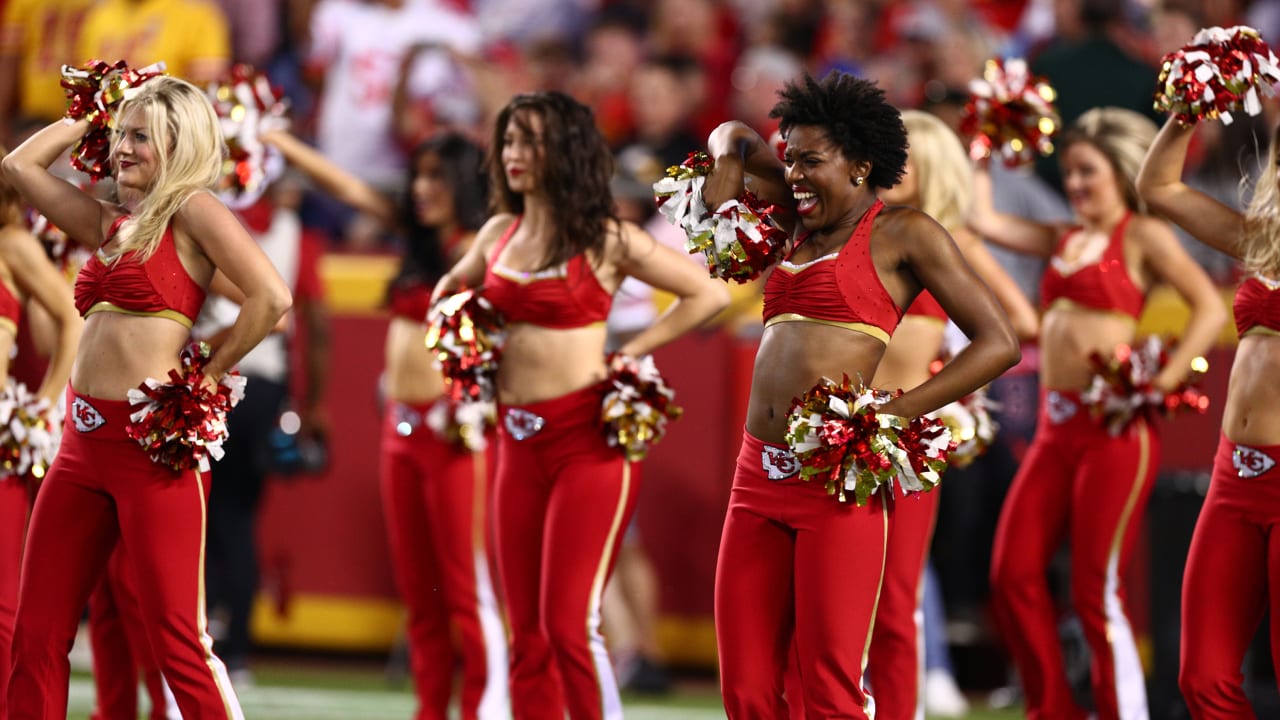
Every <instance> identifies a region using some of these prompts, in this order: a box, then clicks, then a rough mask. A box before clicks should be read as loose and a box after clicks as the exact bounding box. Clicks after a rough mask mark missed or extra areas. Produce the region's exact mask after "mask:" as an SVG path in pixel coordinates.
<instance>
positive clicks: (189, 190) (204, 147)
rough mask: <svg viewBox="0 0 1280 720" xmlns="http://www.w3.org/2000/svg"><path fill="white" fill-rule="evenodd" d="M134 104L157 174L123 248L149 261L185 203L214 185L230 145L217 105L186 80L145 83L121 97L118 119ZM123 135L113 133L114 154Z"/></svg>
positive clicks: (126, 229)
mask: <svg viewBox="0 0 1280 720" xmlns="http://www.w3.org/2000/svg"><path fill="white" fill-rule="evenodd" d="M134 110H137V111H139V112H142V113H143V116H144V117H145V118H146V124H147V133H148V135H149V136H150V142H151V147H152V149H153V152H154V153H155V156H156V174H155V178H154V179H153V180H152V182H151V186H150V187H149V188H147V191H146V197H145V198H143V200H142V202H141V204H139V205H138V207H137V209H136V211H135V212H134V213H133V216H132V217H130V218H129V220H128V221H126V222H125V223H124V224H123V225H122V226H121V228H120V248H121V250H122V251H129V250H134V251H137V253H138V258H139V260H141V261H145V260H146V259H147V258H149V257H151V254H152V253H154V252H155V251H156V248H157V247H159V245H160V239H161V238H162V237H163V236H164V231H165V228H166V227H168V225H169V222H170V221H171V220H172V219H173V215H174V213H176V212H177V211H178V209H179V208H181V207H182V204H183V203H185V202H186V201H187V199H188V198H190V197H191V196H192V195H194V194H195V193H198V192H201V191H205V190H211V189H213V187H214V186H215V185H216V183H217V182H218V179H219V177H220V176H221V174H222V160H223V158H224V157H226V153H227V148H226V143H224V142H223V139H222V129H221V127H220V126H219V124H218V116H217V114H216V113H214V111H213V106H212V105H211V104H210V103H209V100H208V98H207V97H205V94H204V92H203V91H201V90H200V89H199V88H197V87H196V86H195V85H192V84H191V83H189V82H187V81H185V80H179V79H178V78H175V77H169V76H161V77H157V78H153V79H151V80H148V81H147V82H145V83H143V84H142V85H141V86H140V87H139V88H138V90H137V94H136V95H133V96H132V97H130V98H128V99H127V100H125V101H123V102H121V103H120V107H119V109H118V110H117V111H116V119H117V121H119V119H120V118H123V117H124V116H125V115H126V114H128V113H129V112H131V111H134ZM120 138H121V136H120V135H119V134H116V135H114V136H113V137H112V139H111V156H112V158H113V160H114V158H115V155H116V151H117V149H118V148H119V144H120Z"/></svg>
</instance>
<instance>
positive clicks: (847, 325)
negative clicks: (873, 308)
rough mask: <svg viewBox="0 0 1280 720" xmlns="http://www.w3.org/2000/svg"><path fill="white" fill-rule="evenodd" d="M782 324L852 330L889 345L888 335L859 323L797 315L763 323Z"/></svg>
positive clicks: (873, 326)
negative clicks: (796, 323)
mask: <svg viewBox="0 0 1280 720" xmlns="http://www.w3.org/2000/svg"><path fill="white" fill-rule="evenodd" d="M784 322H807V323H816V324H818V325H830V326H831V327H838V328H844V329H845V330H852V331H854V332H858V333H862V334H863V335H870V336H871V337H873V338H875V339H877V340H879V341H880V342H882V343H884V344H885V345H888V344H889V333H887V332H885V331H884V330H883V329H881V328H878V327H876V326H875V325H869V324H867V323H860V322H840V321H839V320H820V319H818V318H811V317H805V316H804V315H801V314H799V313H780V314H778V315H774V316H773V317H771V318H769V319H768V320H766V321H765V323H764V326H765V327H769V326H771V325H776V324H778V323H784Z"/></svg>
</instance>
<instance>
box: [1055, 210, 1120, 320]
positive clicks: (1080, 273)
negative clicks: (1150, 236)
mask: <svg viewBox="0 0 1280 720" xmlns="http://www.w3.org/2000/svg"><path fill="white" fill-rule="evenodd" d="M1130 217H1132V213H1125V216H1124V219H1122V220H1121V221H1120V222H1119V223H1118V224H1117V225H1116V229H1115V230H1113V231H1112V232H1111V237H1110V238H1109V239H1108V241H1107V247H1106V249H1105V250H1104V251H1103V253H1102V258H1101V259H1099V260H1098V262H1096V263H1090V264H1089V265H1085V266H1083V267H1078V268H1075V269H1068V268H1066V267H1065V263H1064V262H1063V261H1062V260H1061V253H1062V249H1063V247H1065V246H1066V244H1067V240H1068V238H1070V237H1071V235H1072V234H1073V233H1075V232H1078V230H1072V231H1068V232H1067V233H1066V234H1064V235H1063V236H1062V239H1061V240H1059V241H1058V247H1057V249H1056V250H1055V251H1054V254H1053V258H1051V259H1050V261H1049V266H1048V267H1046V268H1045V271H1044V277H1043V278H1042V279H1041V281H1040V302H1041V304H1042V305H1043V306H1044V307H1045V308H1048V307H1050V306H1051V305H1053V304H1055V303H1058V302H1066V303H1069V304H1072V305H1078V306H1080V307H1083V308H1086V309H1089V310H1101V311H1104V312H1105V311H1114V312H1118V313H1122V314H1124V315H1128V316H1129V317H1131V318H1133V319H1134V320H1137V319H1138V316H1139V315H1141V314H1142V305H1143V302H1144V300H1145V297H1144V295H1143V292H1142V290H1141V289H1139V288H1138V286H1137V285H1134V284H1133V279H1132V278H1130V277H1129V269H1128V267H1126V266H1125V262H1124V231H1125V228H1127V227H1128V226H1129V219H1130Z"/></svg>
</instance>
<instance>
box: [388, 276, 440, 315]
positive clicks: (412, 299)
mask: <svg viewBox="0 0 1280 720" xmlns="http://www.w3.org/2000/svg"><path fill="white" fill-rule="evenodd" d="M431 290H432V287H431V286H430V285H428V284H426V283H424V282H422V281H420V280H414V281H410V282H405V283H401V284H399V285H393V286H391V289H390V290H388V291H387V299H388V302H387V305H388V306H389V308H390V310H391V314H392V315H394V316H395V317H402V318H405V319H407V320H412V321H414V322H419V323H420V322H426V319H427V311H428V310H430V309H431Z"/></svg>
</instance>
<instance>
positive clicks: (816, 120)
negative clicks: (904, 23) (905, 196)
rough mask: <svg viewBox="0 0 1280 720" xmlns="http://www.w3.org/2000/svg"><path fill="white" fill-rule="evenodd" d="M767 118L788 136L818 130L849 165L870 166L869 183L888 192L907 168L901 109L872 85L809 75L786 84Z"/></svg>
mask: <svg viewBox="0 0 1280 720" xmlns="http://www.w3.org/2000/svg"><path fill="white" fill-rule="evenodd" d="M778 97H779V101H778V104H777V105H774V106H773V110H771V111H770V112H769V117H772V118H778V119H780V120H781V121H782V122H781V130H782V136H783V137H786V136H787V134H788V133H789V132H790V130H791V128H793V127H795V126H797V125H817V126H820V127H823V128H825V129H826V132H827V136H828V137H829V138H831V141H832V142H834V143H835V144H836V145H838V146H839V147H840V149H841V150H842V151H843V152H844V155H845V157H847V158H849V159H850V160H866V161H868V162H870V163H871V173H870V174H869V175H868V176H867V178H866V181H867V184H869V185H871V186H872V187H878V188H890V187H893V186H894V185H897V184H898V181H899V180H901V179H902V173H903V171H904V169H905V168H906V166H907V129H906V128H905V127H903V125H902V115H901V114H900V113H899V112H898V108H896V107H894V106H892V105H890V104H889V102H888V101H887V100H886V99H885V96H884V91H883V90H881V89H880V88H878V87H876V85H875V83H873V82H871V81H869V80H863V79H862V78H859V77H855V76H853V75H849V74H846V73H842V72H838V71H834V70H833V71H831V72H830V73H827V76H826V77H824V78H823V79H822V80H814V79H813V77H811V76H809V75H806V76H804V78H803V79H801V80H799V81H797V82H791V83H787V84H786V85H785V86H784V87H783V89H782V91H781V92H779V93H778Z"/></svg>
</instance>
